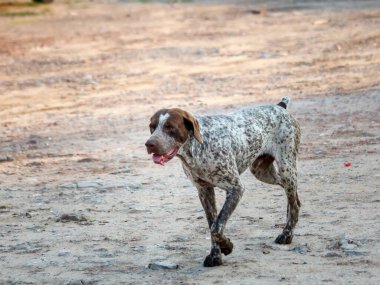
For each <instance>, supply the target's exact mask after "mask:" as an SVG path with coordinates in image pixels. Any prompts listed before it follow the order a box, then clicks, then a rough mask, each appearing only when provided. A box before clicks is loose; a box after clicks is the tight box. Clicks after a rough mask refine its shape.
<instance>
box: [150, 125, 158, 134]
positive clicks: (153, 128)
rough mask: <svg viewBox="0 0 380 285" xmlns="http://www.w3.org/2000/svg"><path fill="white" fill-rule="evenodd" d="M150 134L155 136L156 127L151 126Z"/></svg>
mask: <svg viewBox="0 0 380 285" xmlns="http://www.w3.org/2000/svg"><path fill="white" fill-rule="evenodd" d="M149 129H150V133H151V134H153V132H154V130H155V129H156V126H154V125H149Z"/></svg>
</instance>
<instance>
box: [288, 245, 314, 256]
mask: <svg viewBox="0 0 380 285" xmlns="http://www.w3.org/2000/svg"><path fill="white" fill-rule="evenodd" d="M292 251H294V252H296V253H299V254H306V252H310V251H311V249H310V247H309V246H308V245H307V244H304V245H297V246H295V247H293V249H292Z"/></svg>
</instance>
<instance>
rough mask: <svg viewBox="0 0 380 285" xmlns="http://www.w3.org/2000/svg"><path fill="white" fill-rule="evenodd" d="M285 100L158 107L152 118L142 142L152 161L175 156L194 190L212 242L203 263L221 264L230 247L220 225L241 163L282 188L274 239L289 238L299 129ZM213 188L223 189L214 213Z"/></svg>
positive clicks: (235, 198)
mask: <svg viewBox="0 0 380 285" xmlns="http://www.w3.org/2000/svg"><path fill="white" fill-rule="evenodd" d="M287 104H288V99H287V98H283V100H282V101H281V102H280V103H279V104H278V105H274V106H259V107H255V108H250V109H242V110H240V111H237V112H235V113H233V114H230V115H219V116H198V117H194V116H192V115H190V114H189V113H187V112H185V111H183V110H180V109H163V110H160V111H158V112H157V113H156V114H155V115H154V116H153V117H152V119H151V125H150V127H151V132H152V136H151V138H150V139H149V140H148V141H147V143H146V146H147V149H148V152H149V153H153V160H154V161H155V162H156V163H159V164H164V163H165V162H166V161H168V160H170V159H171V158H172V157H174V156H175V155H177V156H178V157H179V158H180V159H181V161H182V165H183V168H184V171H185V173H186V175H187V176H188V177H189V178H190V180H191V181H192V182H193V184H194V185H195V186H196V187H197V189H198V194H199V198H200V200H201V203H202V206H203V208H204V210H205V212H206V217H207V220H208V224H209V228H210V231H211V241H212V247H211V253H210V255H208V256H207V257H206V259H205V261H204V265H205V266H216V265H220V264H222V257H221V253H223V254H225V255H228V254H230V253H231V252H232V249H233V244H232V242H231V241H230V240H229V239H228V238H226V237H225V236H224V234H223V230H224V227H225V225H226V222H227V220H228V219H229V217H230V216H231V214H232V212H233V211H234V209H235V208H236V206H237V204H238V202H239V200H240V198H241V196H242V194H243V192H244V186H243V185H242V183H241V181H240V177H239V176H240V174H241V173H243V172H244V171H245V170H246V169H247V168H249V169H250V171H251V172H252V174H253V175H255V177H256V178H257V179H259V180H260V181H263V182H266V183H270V184H277V185H280V186H282V187H283V188H284V189H285V192H286V195H287V199H288V212H287V223H286V226H285V228H284V230H283V232H282V233H281V234H280V235H279V236H278V237H277V239H276V242H277V243H280V244H287V243H290V242H291V240H292V238H293V229H294V226H295V225H296V223H297V221H298V212H299V207H300V202H299V199H298V195H297V166H296V160H297V152H298V145H299V142H300V128H299V126H298V123H297V121H296V120H295V119H294V118H293V117H292V116H291V115H290V114H288V112H287V111H286V110H285V109H286V107H287ZM274 161H276V164H277V168H276V167H275V166H274V164H273V162H274ZM214 187H218V188H221V189H223V190H225V191H226V192H227V195H226V201H225V203H224V205H223V208H222V210H221V211H220V213H219V214H218V213H217V209H216V204H215V193H214Z"/></svg>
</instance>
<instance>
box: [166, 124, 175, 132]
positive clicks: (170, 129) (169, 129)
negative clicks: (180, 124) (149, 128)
mask: <svg viewBox="0 0 380 285" xmlns="http://www.w3.org/2000/svg"><path fill="white" fill-rule="evenodd" d="M164 129H165V131H167V132H168V133H170V134H173V133H175V130H174V127H172V126H169V125H166V126H164Z"/></svg>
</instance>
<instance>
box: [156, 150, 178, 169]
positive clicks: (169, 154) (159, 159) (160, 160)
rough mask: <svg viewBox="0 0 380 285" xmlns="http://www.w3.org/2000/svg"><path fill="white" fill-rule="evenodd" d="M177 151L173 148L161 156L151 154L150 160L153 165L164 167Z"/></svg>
mask: <svg viewBox="0 0 380 285" xmlns="http://www.w3.org/2000/svg"><path fill="white" fill-rule="evenodd" d="M177 151H178V149H177V148H176V147H175V148H173V149H171V150H170V151H169V152H167V153H165V154H163V155H158V154H156V153H153V155H152V159H153V161H154V163H157V164H161V165H164V164H165V163H166V162H168V161H169V160H171V159H172V158H173V157H174V156H175V155H176V154H177Z"/></svg>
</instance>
